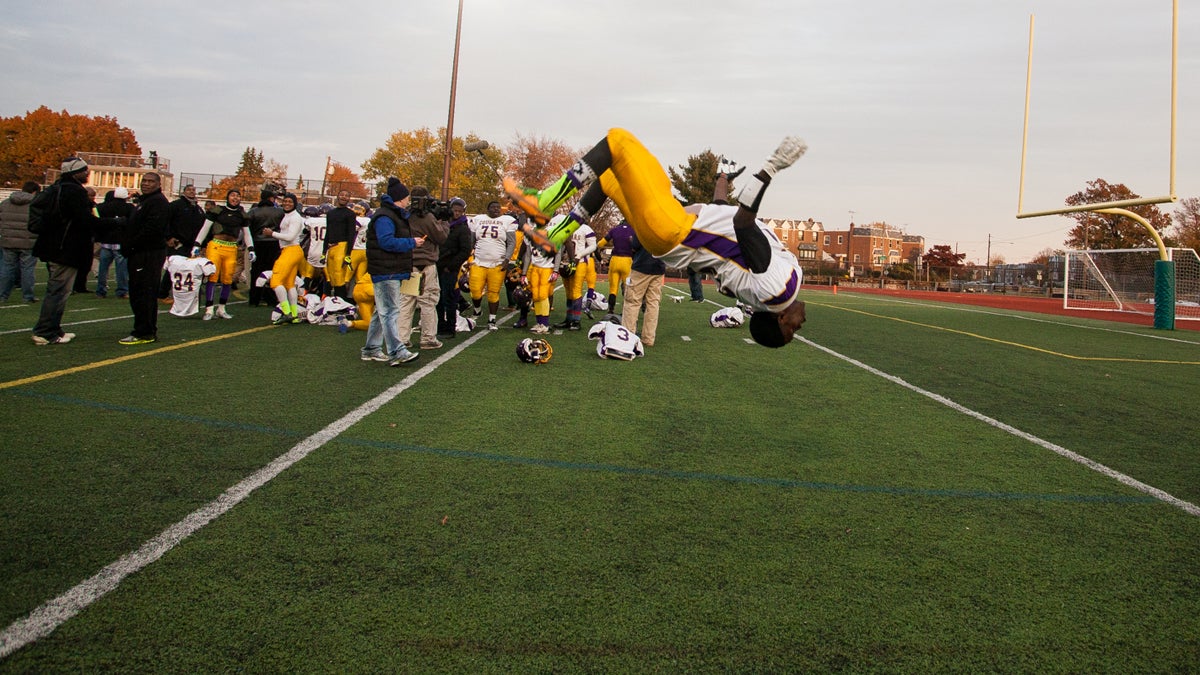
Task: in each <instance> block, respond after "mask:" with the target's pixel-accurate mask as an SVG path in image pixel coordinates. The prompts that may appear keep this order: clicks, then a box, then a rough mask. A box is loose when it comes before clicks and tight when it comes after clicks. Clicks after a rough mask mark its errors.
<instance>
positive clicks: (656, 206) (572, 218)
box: [504, 129, 808, 347]
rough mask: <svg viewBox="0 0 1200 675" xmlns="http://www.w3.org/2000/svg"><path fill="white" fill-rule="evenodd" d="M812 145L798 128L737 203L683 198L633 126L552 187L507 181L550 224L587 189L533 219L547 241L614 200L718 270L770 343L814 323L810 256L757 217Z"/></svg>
mask: <svg viewBox="0 0 1200 675" xmlns="http://www.w3.org/2000/svg"><path fill="white" fill-rule="evenodd" d="M807 149H808V146H806V145H805V143H804V141H802V140H800V139H799V138H796V137H788V138H785V139H783V141H782V142H781V143H780V144H779V147H778V148H776V149H775V152H773V153H772V154H771V156H770V157H768V158H767V160H766V162H765V163H764V164H763V167H762V169H760V170H759V171H758V173H756V174H754V175H753V176H752V177H751V179H750V180H749V181H748V182H747V185H746V186H745V187H743V188H741V189H740V190H739V191H738V193H737V195H736V201H737V204H736V205H723V204H694V205H691V206H688V207H686V208H685V207H684V206H682V205H681V204H680V203H679V202H678V201H677V200H676V199H675V197H674V196H672V194H671V182H670V179H669V178H667V175H666V173H665V172H664V171H663V169H662V166H661V165H660V164H659V163H658V160H657V159H655V158H654V156H653V155H651V154H650V152H649V151H648V150H646V148H645V147H644V146H642V144H641V142H640V141H638V139H637V138H635V137H634V136H633V134H631V133H629V132H628V131H625V130H624V129H611V130H610V131H609V132H608V134H607V135H606V136H605V137H604V138H603V139H601V141H600V142H599V143H597V144H596V146H595V147H593V148H592V149H591V150H589V151H588V152H587V153H586V154H585V155H584V156H583V157H582V158H581V159H580V160H579V161H577V162H576V163H575V164H574V165H573V166H572V167H571V168H570V169H568V170H567V172H566V173H565V174H564V175H563V176H562V177H561V178H559V179H558V180H557V181H555V182H554V183H553V184H551V185H550V186H549V187H547V188H545V189H543V190H533V189H524V188H521V187H519V186H518V185H517V184H516V183H515V182H514V181H513V180H512V179H509V178H505V179H504V188H505V191H506V192H507V193H508V195H509V197H510V198H512V200H513V203H514V204H516V205H517V206H519V207H520V208H521V209H522V210H524V211H525V212H526V213H528V214H529V216H530V220H531V221H534V222H537V223H538V224H545V223H547V222H548V220H549V216H548V215H547V214H552V213H554V211H555V209H557V208H558V207H559V206H560V205H562V203H563V202H564V201H565V200H566V199H567V198H568V197H570V196H571V195H572V194H574V193H575V192H577V191H579V190H582V189H585V188H586V190H585V191H584V193H583V197H582V198H581V199H580V200H579V203H578V204H576V206H575V208H574V209H572V211H571V213H570V214H569V215H568V216H567V218H566V219H564V220H563V221H562V222H561V223H559V224H557V225H556V226H553V227H549V228H546V229H544V230H543V229H535V228H533V227H531V226H528V225H527V229H526V236H527V237H528V238H529V241H530V243H531V244H534V245H536V246H540V247H542V248H544V249H547V250H553V249H555V248H556V247H558V246H561V245H562V244H563V242H565V241H566V240H567V237H569V236H570V235H571V233H572V232H574V230H575V229H576V228H578V227H579V225H580V224H582V223H586V222H587V220H588V219H589V218H590V217H591V216H592V215H593V214H596V213H598V212H599V211H600V207H601V206H603V205H604V202H605V200H607V199H612V200H613V202H614V203H615V204H616V205H617V208H619V209H620V210H621V214H622V215H624V216H625V219H626V220H627V221H629V224H630V225H631V226H632V227H633V229H634V232H636V233H637V237H638V240H639V241H641V243H642V245H643V246H644V247H645V248H646V249H647V250H648V251H649V252H650V253H652V254H653V255H654V256H655V257H657V258H660V259H661V260H662V261H663V262H664V263H666V264H667V265H668V266H670V267H688V268H692V269H696V270H706V271H714V272H715V276H716V281H717V288H718V290H720V291H721V292H722V293H724V294H725V295H729V296H732V297H735V298H737V299H739V300H741V301H742V302H744V303H745V304H746V305H749V306H750V307H751V308H752V309H753V310H754V314H753V315H752V316H751V318H750V334H751V336H752V337H753V338H754V341H755V342H757V343H758V344H760V345H763V346H766V347H782V346H783V345H785V344H787V343H788V342H791V340H792V338H793V337H794V333H795V331H797V330H799V329H800V326H801V325H802V324H803V323H804V320H805V316H804V302H803V301H801V300H800V299H799V291H800V282H801V279H802V278H803V272H802V271H801V269H800V263H799V261H797V260H796V257H795V256H794V255H792V254H791V253H790V252H788V250H787V249H786V248H784V246H783V244H782V243H781V242H780V241H779V239H778V238H777V237H776V236H775V234H774V233H773V232H772V231H771V229H770V228H769V227H767V225H765V224H764V223H762V222H761V221H759V220H758V218H757V213H758V207H759V204H760V203H761V202H762V198H763V193H764V192H765V191H766V188H767V186H768V185H770V183H771V179H772V178H773V177H774V176H775V174H776V172H778V171H779V170H780V169H784V168H787V167H789V166H791V165H792V164H793V163H795V161H796V160H797V159H799V158H800V157H801V156H802V155H803V154H804V152H805V151H806V150H807Z"/></svg>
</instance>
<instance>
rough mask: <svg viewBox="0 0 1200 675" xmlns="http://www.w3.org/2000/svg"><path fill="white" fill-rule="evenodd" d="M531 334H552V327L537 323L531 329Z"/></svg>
mask: <svg viewBox="0 0 1200 675" xmlns="http://www.w3.org/2000/svg"><path fill="white" fill-rule="evenodd" d="M529 332H530V333H537V334H538V335H545V334H546V333H549V332H550V326H547V325H546V324H544V323H535V324H533V327H532V328H530V329H529Z"/></svg>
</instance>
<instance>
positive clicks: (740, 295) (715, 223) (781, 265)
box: [660, 204, 804, 312]
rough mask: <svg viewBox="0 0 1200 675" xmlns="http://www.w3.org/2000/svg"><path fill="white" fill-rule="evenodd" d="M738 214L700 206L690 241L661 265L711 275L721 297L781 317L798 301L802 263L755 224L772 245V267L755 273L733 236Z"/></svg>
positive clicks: (726, 208)
mask: <svg viewBox="0 0 1200 675" xmlns="http://www.w3.org/2000/svg"><path fill="white" fill-rule="evenodd" d="M737 209H738V207H736V206H727V205H723V204H705V205H703V206H701V208H700V213H699V215H698V216H697V217H696V222H694V223H692V231H691V232H690V233H689V234H688V236H687V238H686V239H684V240H683V243H682V244H680V245H679V246H676V247H675V248H673V249H671V250H670V251H667V253H666V255H664V256H662V257H661V258H660V259H661V260H662V261H663V262H664V263H666V265H667V267H690V268H691V269H693V270H712V271H713V272H714V274H715V276H716V281H717V290H718V291H720V292H721V293H722V294H724V295H727V296H730V297H734V298H737V299H738V300H741V301H742V302H744V303H746V304H747V305H749V306H750V308H751V309H754V310H763V311H768V312H782V311H783V310H785V309H787V308H788V307H789V306H790V305H791V304H792V303H793V302H794V301H795V300H796V299H797V297H799V294H800V283H801V282H802V281H803V279H804V272H803V271H802V270H801V269H800V262H799V261H798V260H796V256H794V255H792V253H791V252H790V251H788V250H787V249H786V248H785V247H784V245H783V243H782V242H780V241H779V238H778V237H776V236H775V233H774V232H772V231H771V228H769V227H767V226H766V225H765V224H764V223H763V222H762V221H756V222H757V223H758V227H759V229H761V230H762V231H763V234H765V235H766V237H767V241H769V242H770V245H771V249H772V251H771V263H770V265H768V266H767V269H766V270H765V271H764V272H763V273H762V274H754V273H753V272H751V271H750V270H749V268H748V267H747V265H746V261H745V259H744V258H743V257H742V250H741V247H739V246H738V243H737V236H736V235H735V234H734V232H733V215H734V214H735V213H737Z"/></svg>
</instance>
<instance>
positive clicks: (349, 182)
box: [325, 161, 371, 199]
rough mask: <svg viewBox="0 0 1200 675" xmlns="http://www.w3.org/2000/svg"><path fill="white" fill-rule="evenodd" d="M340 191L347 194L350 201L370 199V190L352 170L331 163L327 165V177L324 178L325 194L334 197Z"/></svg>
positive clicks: (339, 163) (339, 164)
mask: <svg viewBox="0 0 1200 675" xmlns="http://www.w3.org/2000/svg"><path fill="white" fill-rule="evenodd" d="M341 190H345V191H347V192H349V193H350V197H351V198H352V199H370V198H371V189H370V188H368V187H367V184H366V183H364V182H363V179H362V178H361V177H360V176H359V175H358V174H356V173H354V170H353V169H351V168H350V167H348V166H346V165H345V164H342V163H341V162H337V161H333V162H330V164H329V175H328V176H326V178H325V194H330V195H336V194H337V193H338V192H339V191H341Z"/></svg>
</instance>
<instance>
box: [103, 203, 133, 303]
mask: <svg viewBox="0 0 1200 675" xmlns="http://www.w3.org/2000/svg"><path fill="white" fill-rule="evenodd" d="M127 199H129V190H126V189H125V188H123V187H122V188H117V189H116V190H109V191H108V194H106V195H104V201H103V202H101V203H100V206H97V207H96V213H98V214H99V215H100V217H101V218H114V217H117V216H120V217H122V218H128V217H129V216H130V215H132V214H133V204H130V203H129V202H128V201H126V200H127ZM96 242H97V243H99V244H100V265H99V266H98V267H97V268H96V297H98V298H104V297H107V296H108V266H109V265H113V266H114V267H115V268H116V272H115V274H116V277H117V297H118V298H124V297H127V296H128V295H129V264H128V261H127V260H126V259H125V256H124V255H122V254H121V232H120V231H119V230H117V229H115V228H114V229H111V230H109V231H108V232H104V233H102V234H97V235H96Z"/></svg>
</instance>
